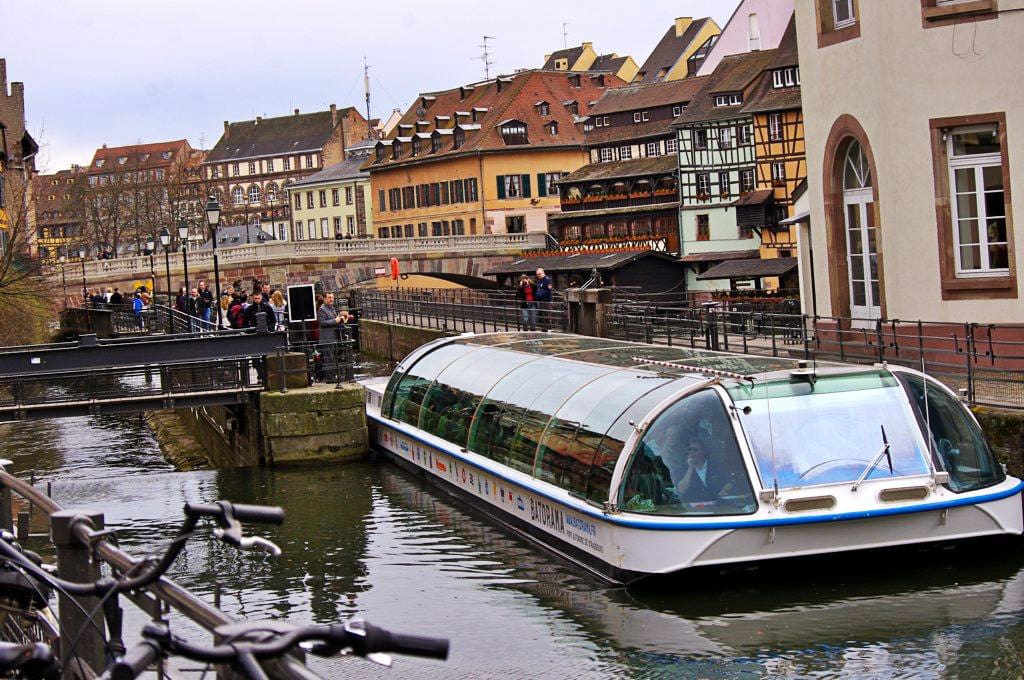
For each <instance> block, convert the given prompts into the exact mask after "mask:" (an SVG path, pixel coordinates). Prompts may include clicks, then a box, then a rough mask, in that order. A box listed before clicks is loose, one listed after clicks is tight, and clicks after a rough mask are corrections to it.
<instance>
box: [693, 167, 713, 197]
mask: <svg viewBox="0 0 1024 680" xmlns="http://www.w3.org/2000/svg"><path fill="white" fill-rule="evenodd" d="M702 184H703V185H704V186H703V188H702V187H701V185H702ZM696 185H697V195H698V196H700V195H701V194H707V195H709V196H710V195H711V173H708V172H698V173H697V178H696Z"/></svg>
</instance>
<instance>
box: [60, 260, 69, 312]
mask: <svg viewBox="0 0 1024 680" xmlns="http://www.w3.org/2000/svg"><path fill="white" fill-rule="evenodd" d="M60 287H61V289H62V290H63V295H64V309H67V308H68V281H67V279H66V278H65V272H64V263H63V262H61V263H60Z"/></svg>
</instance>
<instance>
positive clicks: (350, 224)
mask: <svg viewBox="0 0 1024 680" xmlns="http://www.w3.org/2000/svg"><path fill="white" fill-rule="evenodd" d="M345 228H346V230H347V231H348V233H349V234H355V233H356V218H355V217H353V216H352V215H349V216H348V217H346V218H345ZM410 236H411V234H410Z"/></svg>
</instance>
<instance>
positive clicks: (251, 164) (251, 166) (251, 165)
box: [249, 161, 256, 175]
mask: <svg viewBox="0 0 1024 680" xmlns="http://www.w3.org/2000/svg"><path fill="white" fill-rule="evenodd" d="M249 174H250V175H255V174H256V161H249Z"/></svg>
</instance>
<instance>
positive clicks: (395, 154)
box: [391, 141, 402, 161]
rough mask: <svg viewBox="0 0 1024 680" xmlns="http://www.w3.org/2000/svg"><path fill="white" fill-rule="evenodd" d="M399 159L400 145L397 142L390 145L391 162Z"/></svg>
mask: <svg viewBox="0 0 1024 680" xmlns="http://www.w3.org/2000/svg"><path fill="white" fill-rule="evenodd" d="M401 157H402V143H401V142H399V141H396V142H395V143H394V144H392V145H391V160H393V161H397V160H398V159H399V158H401Z"/></svg>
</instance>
